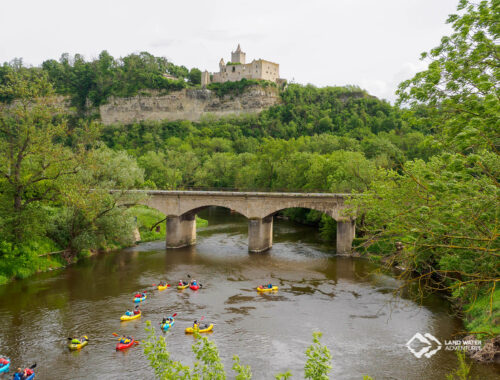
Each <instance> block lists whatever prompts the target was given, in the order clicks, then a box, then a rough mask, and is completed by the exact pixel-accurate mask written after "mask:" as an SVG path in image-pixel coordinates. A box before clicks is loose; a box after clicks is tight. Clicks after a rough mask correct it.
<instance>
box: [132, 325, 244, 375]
mask: <svg viewBox="0 0 500 380" xmlns="http://www.w3.org/2000/svg"><path fill="white" fill-rule="evenodd" d="M146 325H147V327H146V331H147V332H148V337H147V339H146V340H145V341H143V342H142V347H143V350H144V354H145V355H146V357H147V359H148V360H149V364H150V365H151V367H152V368H153V370H154V371H155V375H156V377H157V378H159V379H165V380H167V379H184V380H201V379H218V380H224V379H226V372H225V370H224V366H223V364H222V362H221V359H220V356H219V351H218V349H217V346H216V345H215V343H213V342H211V341H210V340H208V338H206V337H202V336H201V335H200V334H197V333H195V336H196V341H195V343H194V344H193V346H192V350H193V353H194V356H195V358H196V361H195V362H194V365H193V367H192V368H191V367H189V366H185V365H183V364H181V363H180V362H178V361H174V360H173V359H171V358H170V353H169V352H168V349H167V343H166V340H165V338H164V337H162V336H160V337H158V336H156V334H155V329H154V327H152V326H151V322H150V321H147V322H146ZM233 362H234V363H233V367H232V369H233V370H234V371H235V374H236V378H237V379H241V380H244V379H250V378H251V373H250V369H249V367H248V366H242V365H241V364H240V360H239V358H238V356H236V355H235V356H234V357H233Z"/></svg>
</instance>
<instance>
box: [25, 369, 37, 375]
mask: <svg viewBox="0 0 500 380" xmlns="http://www.w3.org/2000/svg"><path fill="white" fill-rule="evenodd" d="M24 373H25V375H26V376H31V375H33V374H34V373H35V371H33V370H32V369H31V368H26V369H25V370H24Z"/></svg>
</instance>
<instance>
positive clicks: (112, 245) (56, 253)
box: [0, 206, 208, 285]
mask: <svg viewBox="0 0 500 380" xmlns="http://www.w3.org/2000/svg"><path fill="white" fill-rule="evenodd" d="M127 212H128V213H129V214H131V215H132V216H134V217H136V227H134V228H133V229H134V230H135V229H136V228H138V230H139V233H140V236H141V237H140V240H136V239H135V238H131V239H129V241H130V242H131V243H132V244H121V243H118V242H115V241H111V242H106V244H105V245H101V246H99V247H91V248H87V249H82V250H81V251H80V252H78V253H77V254H76V255H71V256H68V255H67V254H66V253H67V250H65V249H64V248H63V247H60V246H58V245H57V244H56V243H55V242H54V241H53V240H51V239H49V238H48V237H43V238H38V239H37V240H35V241H30V242H28V243H27V244H25V245H23V246H20V247H19V246H18V247H14V246H13V245H12V244H9V243H6V242H0V254H1V255H0V256H1V257H2V259H1V260H0V285H3V284H6V283H8V282H9V281H12V280H15V279H24V278H27V277H29V276H32V275H33V274H35V273H40V272H46V271H50V270H55V269H61V268H64V267H66V266H68V265H71V264H74V263H76V262H78V261H79V260H81V259H84V258H87V257H90V256H93V255H95V254H97V253H102V252H110V251H116V250H119V249H123V248H128V247H130V246H132V245H134V244H136V243H144V242H149V241H154V240H165V236H166V230H165V229H166V228H165V227H166V225H165V223H164V222H163V220H164V218H165V216H164V215H163V214H162V213H161V212H159V211H157V210H154V209H150V208H148V207H145V206H135V207H131V208H130V209H129V210H128V211H127ZM159 222H160V223H159ZM156 224H157V226H158V229H156V228H153V229H152V228H151V227H154V226H155V225H156ZM207 225H208V221H207V220H205V219H201V218H199V217H196V226H197V227H205V226H207Z"/></svg>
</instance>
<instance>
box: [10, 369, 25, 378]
mask: <svg viewBox="0 0 500 380" xmlns="http://www.w3.org/2000/svg"><path fill="white" fill-rule="evenodd" d="M23 377H24V372H23V370H22V369H21V368H18V369H17V371H16V372H15V373H14V375H13V376H12V380H23Z"/></svg>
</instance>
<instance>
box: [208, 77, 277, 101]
mask: <svg viewBox="0 0 500 380" xmlns="http://www.w3.org/2000/svg"><path fill="white" fill-rule="evenodd" d="M251 86H261V87H268V86H276V84H275V83H274V82H270V81H261V80H256V79H246V78H243V79H241V80H240V81H237V82H223V83H210V84H209V85H208V86H207V88H208V89H210V90H212V91H215V93H216V94H217V96H218V97H220V98H222V97H223V96H224V95H229V94H233V95H239V94H242V93H243V92H244V91H245V89H247V88H248V87H251Z"/></svg>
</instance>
